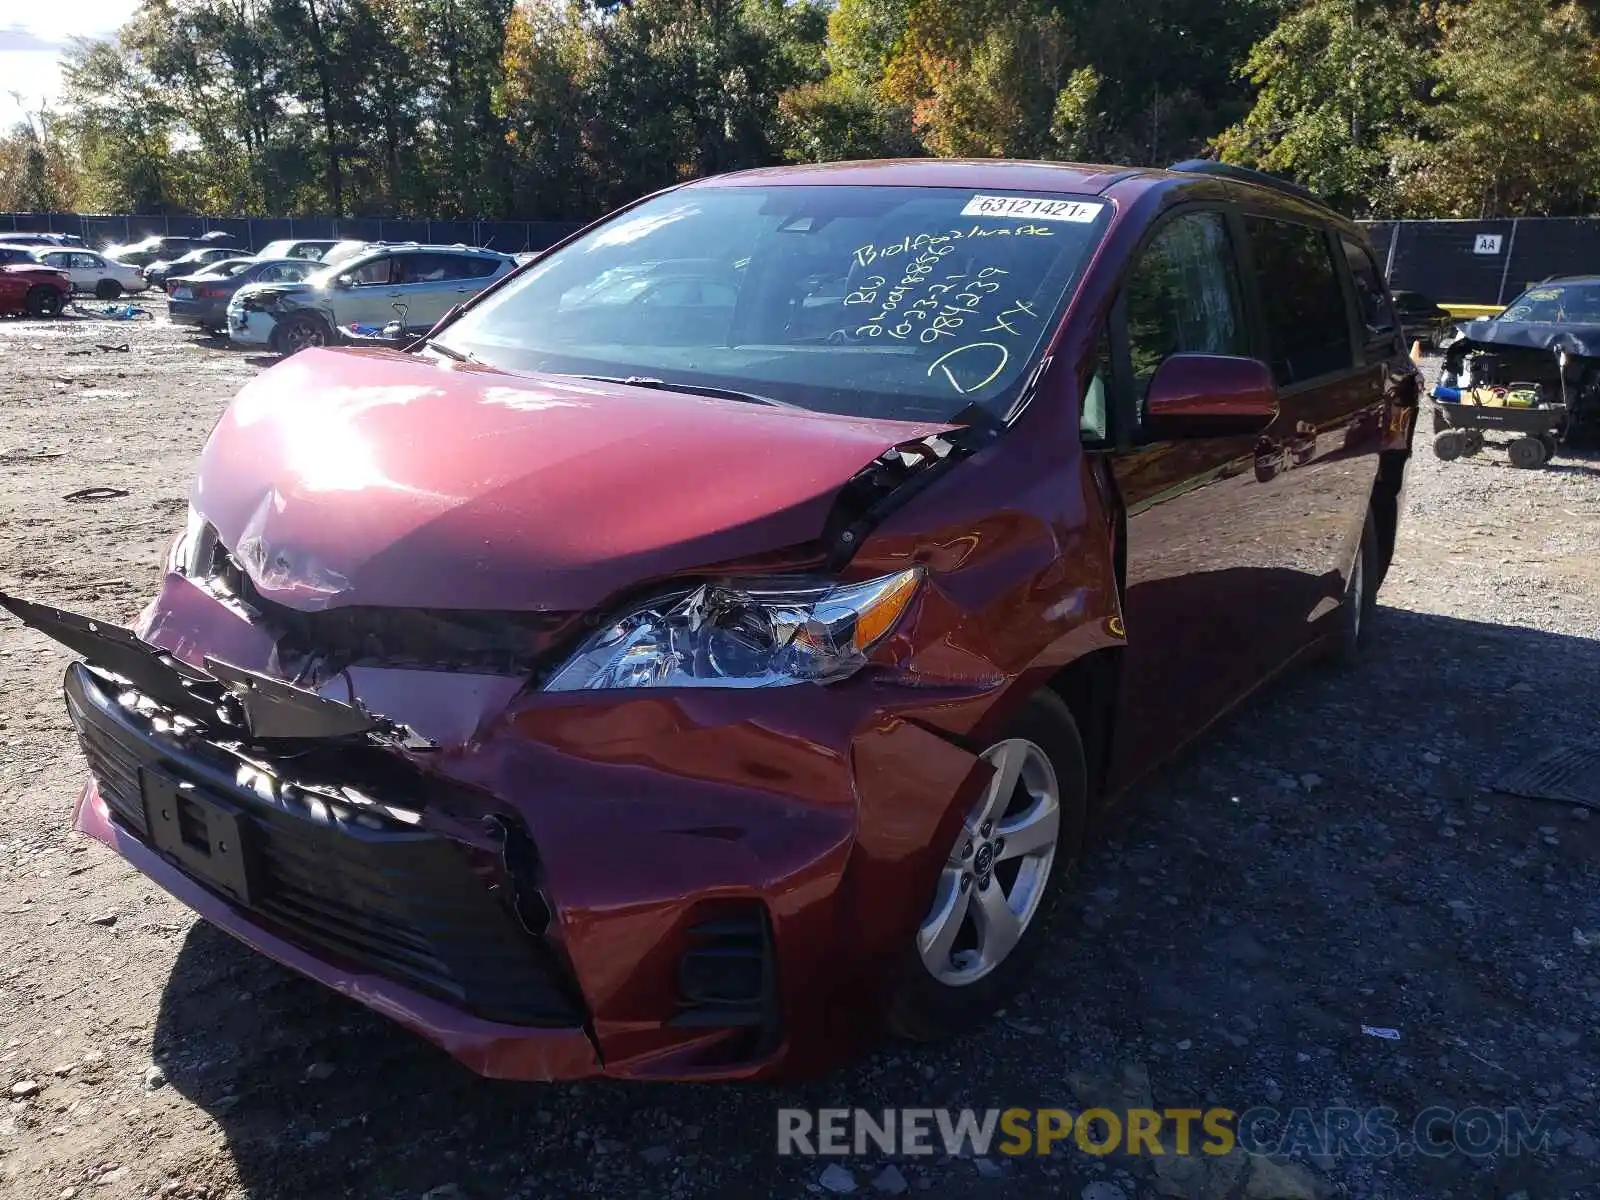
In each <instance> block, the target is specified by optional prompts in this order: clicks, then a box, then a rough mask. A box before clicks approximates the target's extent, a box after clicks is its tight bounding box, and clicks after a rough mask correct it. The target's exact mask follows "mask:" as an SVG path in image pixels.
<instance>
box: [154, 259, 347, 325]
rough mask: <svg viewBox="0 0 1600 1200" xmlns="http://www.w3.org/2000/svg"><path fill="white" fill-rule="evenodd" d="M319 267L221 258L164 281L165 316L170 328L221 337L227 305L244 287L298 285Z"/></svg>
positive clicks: (311, 261)
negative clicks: (169, 319)
mask: <svg viewBox="0 0 1600 1200" xmlns="http://www.w3.org/2000/svg"><path fill="white" fill-rule="evenodd" d="M323 265H324V264H322V263H320V262H318V261H317V260H316V259H314V258H225V259H223V260H221V261H220V262H214V263H210V264H208V265H207V266H206V268H205V269H204V270H201V271H196V272H195V273H194V274H193V275H184V276H181V277H179V278H176V279H169V280H167V297H168V300H169V305H168V312H169V314H170V315H171V317H172V323H173V324H174V325H198V326H200V328H202V329H205V330H207V331H208V332H210V333H221V332H223V331H224V330H225V329H227V327H228V301H229V300H231V299H232V298H233V294H234V292H236V291H238V290H239V289H240V288H241V287H243V286H244V285H245V284H247V283H298V282H299V281H300V280H302V279H304V278H305V277H306V276H308V275H310V274H312V273H313V272H315V271H320V270H321V269H322V268H323Z"/></svg>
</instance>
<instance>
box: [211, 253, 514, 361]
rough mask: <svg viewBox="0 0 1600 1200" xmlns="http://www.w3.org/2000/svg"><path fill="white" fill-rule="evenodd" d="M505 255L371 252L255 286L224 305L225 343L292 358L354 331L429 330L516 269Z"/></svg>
mask: <svg viewBox="0 0 1600 1200" xmlns="http://www.w3.org/2000/svg"><path fill="white" fill-rule="evenodd" d="M516 265H517V264H516V260H515V259H513V258H512V257H511V256H510V255H509V254H501V253H499V252H498V251H495V250H480V249H474V248H472V247H469V246H425V245H420V244H417V243H404V244H397V245H368V246H367V247H366V248H365V249H363V250H362V251H361V252H359V253H357V254H353V255H351V256H350V257H349V258H348V259H346V260H344V261H342V262H337V263H334V264H332V265H331V266H324V267H322V269H321V270H319V271H317V272H316V274H314V275H311V276H310V277H308V278H307V279H306V280H305V281H304V282H302V283H287V284H277V283H253V284H247V285H245V286H244V287H242V288H240V289H239V290H238V291H237V292H235V293H234V295H233V299H232V300H230V301H229V303H228V310H227V316H228V337H229V339H230V340H231V341H234V342H237V343H239V344H241V345H246V346H263V347H266V348H268V349H271V350H274V351H276V352H277V353H279V354H293V353H295V352H296V351H297V350H304V349H305V348H306V347H308V346H328V345H333V344H335V343H337V342H339V341H341V340H343V338H344V334H343V333H342V332H341V330H343V329H345V328H346V327H348V326H351V325H358V326H365V327H368V328H371V329H381V328H383V327H384V326H385V325H388V324H389V323H390V322H392V321H396V320H398V321H399V323H400V324H401V325H402V326H404V327H411V328H419V329H428V328H431V327H432V326H433V325H434V324H435V323H436V322H437V321H438V320H439V319H440V318H441V317H443V316H444V315H445V313H447V312H449V311H450V310H451V309H452V308H454V307H455V306H456V305H458V304H464V303H466V302H467V301H468V300H470V299H471V298H472V297H473V296H476V295H477V294H478V293H479V292H481V291H482V290H483V289H484V288H486V287H488V286H489V285H490V284H491V283H493V282H494V281H495V280H496V279H499V278H500V277H501V276H503V275H506V274H509V273H510V272H511V271H512V270H513V269H514V268H515V267H516Z"/></svg>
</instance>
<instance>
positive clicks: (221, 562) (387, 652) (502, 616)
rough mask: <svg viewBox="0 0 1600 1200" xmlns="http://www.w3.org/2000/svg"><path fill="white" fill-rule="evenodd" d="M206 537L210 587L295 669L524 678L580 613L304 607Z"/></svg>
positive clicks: (209, 535) (210, 534) (211, 533)
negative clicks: (243, 612) (252, 621)
mask: <svg viewBox="0 0 1600 1200" xmlns="http://www.w3.org/2000/svg"><path fill="white" fill-rule="evenodd" d="M207 540H208V544H209V545H210V547H211V559H210V563H209V564H208V565H207V566H206V568H205V578H204V581H203V582H204V584H205V586H206V587H207V588H209V589H210V590H211V591H213V592H214V593H216V594H217V595H219V596H222V597H224V598H226V599H228V600H231V601H233V602H235V603H237V604H241V605H243V606H244V607H245V608H247V609H249V610H250V611H252V612H253V613H255V614H257V616H258V617H259V618H260V621H259V623H260V624H262V625H263V626H265V627H266V628H267V629H269V630H270V631H271V632H272V634H273V636H274V637H275V638H276V639H277V645H278V659H279V661H280V662H281V663H283V664H284V666H285V668H286V669H287V670H289V671H290V672H291V673H295V672H299V671H301V670H303V669H308V670H320V671H321V672H324V673H332V672H337V671H340V670H343V669H344V668H345V667H348V666H355V665H374V666H378V665H381V666H390V667H415V668H419V669H423V670H439V669H449V670H459V671H476V672H481V673H484V674H493V675H518V676H522V675H526V674H528V673H529V671H530V670H531V669H533V667H534V666H535V665H536V664H537V663H538V662H539V661H540V660H541V658H542V657H543V656H545V655H547V654H549V653H550V652H551V650H552V648H553V647H555V645H556V643H557V641H558V639H559V638H560V637H561V636H562V635H563V633H564V632H565V631H567V630H568V629H569V628H570V627H571V626H572V625H573V623H574V620H575V617H576V616H577V614H573V613H543V612H495V611H477V610H472V609H433V608H390V607H376V606H372V605H348V606H340V607H334V608H325V609H319V610H316V611H311V612H305V611H301V610H300V609H296V608H290V607H288V606H287V605H283V604H279V603H277V602H276V601H274V600H269V599H268V598H267V597H265V596H263V595H262V594H261V591H260V589H258V588H257V587H256V585H255V581H254V580H252V579H251V578H250V576H249V574H248V573H247V572H246V571H245V570H244V569H243V568H242V567H241V566H240V565H239V562H238V560H237V559H235V558H234V557H233V555H232V554H231V553H229V551H228V550H227V548H226V547H225V546H223V545H222V543H221V542H220V541H219V540H217V538H216V534H215V530H214V529H212V528H211V527H209V526H208V527H207Z"/></svg>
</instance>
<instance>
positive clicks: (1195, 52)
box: [0, 0, 1600, 220]
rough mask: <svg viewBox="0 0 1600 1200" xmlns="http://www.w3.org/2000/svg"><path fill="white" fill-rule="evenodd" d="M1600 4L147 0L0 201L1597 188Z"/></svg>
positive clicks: (1487, 205)
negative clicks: (935, 180)
mask: <svg viewBox="0 0 1600 1200" xmlns="http://www.w3.org/2000/svg"><path fill="white" fill-rule="evenodd" d="M1594 7H1600V0H1581V2H1580V0H837V2H834V0H621V2H620V3H619V2H616V0H609V2H605V0H143V3H142V4H141V5H140V7H139V9H138V10H137V12H136V13H135V15H134V16H133V18H132V19H131V20H130V21H129V22H128V23H127V24H126V25H125V26H124V27H123V28H122V29H121V30H120V32H119V33H118V35H117V36H116V38H115V39H114V40H112V41H109V42H78V43H76V44H75V46H74V48H73V49H72V50H71V51H70V53H69V55H68V61H67V64H66V68H65V88H64V95H63V97H62V99H61V101H60V103H59V104H57V105H55V106H52V107H47V108H45V109H44V110H43V111H39V112H30V113H28V114H27V116H26V118H25V119H24V120H23V121H22V122H20V123H19V124H17V125H16V127H15V128H13V129H12V130H10V131H8V132H6V133H5V134H4V135H3V136H0V211H4V210H24V211H26V210H32V211H39V210H56V211H102V212H115V211H132V212H195V213H205V214H210V215H295V214H306V213H323V214H334V215H343V216H394V217H434V218H450V217H483V218H498V217H510V218H523V219H559V220H571V219H582V218H587V217H592V216H595V215H598V214H601V213H603V212H606V211H608V210H609V209H611V208H613V207H615V206H616V205H618V204H620V203H622V202H624V201H627V200H629V199H632V198H633V197H635V196H638V195H640V194H641V193H644V192H647V191H650V190H653V189H655V188H659V187H663V186H666V185H668V184H671V183H674V182H677V181H680V180H684V179H689V178H693V177H696V176H701V175H708V174H714V173H718V172H723V171H729V170H736V169H740V168H745V167H757V166H767V165H772V164H776V163H783V162H822V161H830V160H836V159H841V158H865V157H903V156H916V155H935V156H960V157H1013V158H1036V159H1058V160H1070V161H1094V162H1115V163H1128V164H1151V165H1166V164H1168V163H1171V162H1173V161H1175V160H1177V159H1181V158H1186V157H1193V156H1195V155H1197V154H1199V155H1210V156H1215V157H1220V158H1222V159H1225V160H1227V161H1231V162H1238V163H1241V164H1245V165H1249V166H1255V167H1259V168H1262V169H1265V170H1269V171H1272V172H1275V173H1278V174H1282V175H1284V176H1286V177H1289V178H1292V179H1295V180H1298V181H1299V182H1301V183H1304V184H1306V185H1307V186H1309V187H1311V188H1313V189H1314V190H1316V191H1318V192H1319V193H1321V194H1322V195H1324V196H1327V197H1328V198H1329V199H1330V200H1331V201H1333V202H1334V203H1336V204H1338V205H1339V206H1341V207H1343V208H1344V209H1346V210H1347V211H1349V212H1351V213H1353V214H1355V215H1358V216H1417V217H1472V218H1484V217H1492V216H1507V215H1515V216H1522V215H1574V214H1582V213H1589V212H1593V211H1595V208H1596V198H1597V196H1600V119H1597V118H1600V69H1597V68H1600V39H1597V38H1596V34H1595V13H1594V12H1593V11H1592V9H1593V8H1594Z"/></svg>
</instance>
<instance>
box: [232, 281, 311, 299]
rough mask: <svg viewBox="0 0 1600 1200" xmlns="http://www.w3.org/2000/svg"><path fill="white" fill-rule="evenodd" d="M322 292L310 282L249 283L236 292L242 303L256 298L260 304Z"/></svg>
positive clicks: (300, 297)
mask: <svg viewBox="0 0 1600 1200" xmlns="http://www.w3.org/2000/svg"><path fill="white" fill-rule="evenodd" d="M320 292H321V289H320V288H315V287H312V286H311V285H310V284H309V283H247V284H245V285H244V286H243V287H241V288H240V289H239V290H238V291H237V292H236V293H234V294H235V296H236V297H237V298H238V300H239V301H240V303H243V302H244V301H246V300H254V301H257V302H258V303H260V304H276V303H277V302H278V301H279V300H284V299H302V298H306V297H313V296H316V295H318V294H319V293H320Z"/></svg>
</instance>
